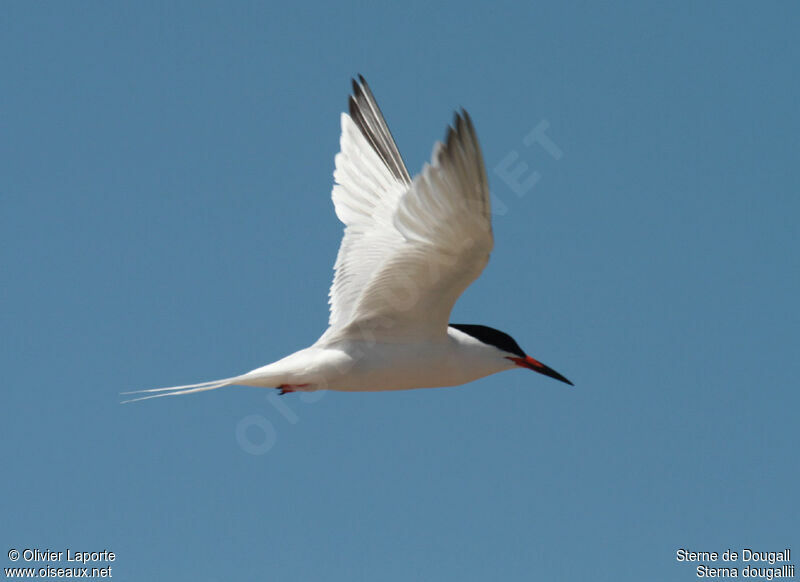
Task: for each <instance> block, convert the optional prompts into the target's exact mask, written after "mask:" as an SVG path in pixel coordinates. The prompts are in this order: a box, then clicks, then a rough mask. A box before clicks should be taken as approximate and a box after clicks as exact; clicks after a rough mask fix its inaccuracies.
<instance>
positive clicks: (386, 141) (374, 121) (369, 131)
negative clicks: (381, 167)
mask: <svg viewBox="0 0 800 582" xmlns="http://www.w3.org/2000/svg"><path fill="white" fill-rule="evenodd" d="M349 110H350V117H352V118H353V121H354V122H355V123H356V125H357V126H358V128H359V130H360V131H361V133H362V134H363V135H364V137H365V138H366V139H367V141H368V142H369V143H370V145H371V146H372V148H373V149H374V150H375V152H376V153H377V154H378V156H379V157H380V158H381V160H383V163H384V164H385V165H386V167H387V168H389V170H390V171H391V173H392V175H393V176H394V177H395V178H396V179H397V180H398V181H400V182H401V183H403V184H411V175H410V174H409V173H408V169H407V168H406V165H405V162H403V157H402V156H401V155H400V151H399V150H398V149H397V144H396V143H395V141H394V137H392V133H391V131H389V126H388V125H387V124H386V119H384V117H383V113H381V110H380V108H379V107H378V103H377V101H375V97H374V96H373V95H372V91H370V88H369V85H367V82H366V81H365V80H364V77H362V76H361V75H359V76H358V81H356V80H355V79H353V94H352V95H351V96H350V101H349Z"/></svg>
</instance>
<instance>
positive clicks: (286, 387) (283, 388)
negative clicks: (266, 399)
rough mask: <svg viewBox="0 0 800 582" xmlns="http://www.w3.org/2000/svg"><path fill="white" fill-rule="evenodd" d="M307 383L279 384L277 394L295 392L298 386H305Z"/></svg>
mask: <svg viewBox="0 0 800 582" xmlns="http://www.w3.org/2000/svg"><path fill="white" fill-rule="evenodd" d="M306 387H308V384H281V385H280V386H278V389H279V390H280V392H278V394H279V395H281V396H283V395H284V394H291V393H292V392H297V389H298V388H306Z"/></svg>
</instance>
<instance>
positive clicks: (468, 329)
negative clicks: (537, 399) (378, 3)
mask: <svg viewBox="0 0 800 582" xmlns="http://www.w3.org/2000/svg"><path fill="white" fill-rule="evenodd" d="M349 109H350V114H349V115H348V114H347V113H342V119H341V121H342V135H341V139H340V146H341V151H340V152H339V154H338V155H337V156H336V169H335V171H334V174H333V176H334V180H335V184H334V186H333V193H332V197H333V204H334V207H335V209H336V215H337V216H338V217H339V220H341V221H342V222H343V223H344V224H345V229H344V237H343V238H342V243H341V246H340V248H339V254H338V256H337V257H336V264H335V266H334V270H335V275H334V279H333V285H332V286H331V289H330V319H329V322H328V329H327V330H326V331H325V333H324V334H322V336H321V337H320V338H319V339H318V340H317V341H316V343H314V344H313V345H312V346H310V347H308V348H305V349H303V350H300V351H298V352H295V353H293V354H291V355H289V356H287V357H285V358H283V359H281V360H278V361H277V362H274V363H272V364H269V365H266V366H262V367H261V368H257V369H255V370H252V371H250V372H247V373H246V374H242V375H240V376H234V377H231V378H225V379H223V380H216V381H213V382H202V383H200V384H189V385H186V386H173V387H170V388H155V389H151V390H139V391H136V392H128V393H126V394H137V393H152V394H150V395H148V396H143V397H140V398H136V399H134V400H144V399H147V398H157V397H160V396H174V395H179V394H191V393H193V392H203V391H206V390H214V389H216V388H221V387H223V386H232V385H244V386H260V387H267V388H277V389H279V390H280V391H281V394H284V393H287V392H295V391H312V390H341V391H346V392H351V391H353V392H354V391H383V390H408V389H411V388H434V387H440V386H454V385H458V384H464V383H466V382H471V381H473V380H477V379H478V378H482V377H484V376H488V375H490V374H495V373H497V372H502V371H504V370H511V369H514V368H517V367H522V368H527V369H530V370H534V371H536V372H539V373H541V374H544V375H546V376H550V377H551V378H555V379H557V380H560V381H562V382H566V383H567V384H570V385H572V382H570V381H569V380H567V379H566V378H565V377H564V376H562V375H561V374H559V373H558V372H556V371H555V370H553V369H551V368H549V367H547V366H545V365H544V364H542V363H541V362H539V361H538V360H536V359H534V358H532V357H530V356H528V355H527V354H525V352H523V351H522V349H521V348H520V347H519V344H517V342H516V341H514V339H513V338H512V337H511V336H509V335H508V334H506V333H503V332H501V331H498V330H496V329H493V328H491V327H487V326H484V325H465V324H455V323H448V320H449V316H450V311H451V310H452V308H453V305H454V303H455V302H456V300H457V299H458V297H459V296H460V295H461V294H462V293H463V292H464V290H465V289H466V288H467V287H468V286H469V284H470V283H472V282H473V281H474V280H475V279H477V278H478V276H479V275H480V274H481V271H483V268H484V267H485V266H486V264H487V262H488V261H489V253H490V252H491V250H492V247H493V244H494V241H493V237H492V224H491V214H490V207H489V186H488V181H487V177H486V169H485V168H484V164H483V156H482V154H481V150H480V146H479V145H478V138H477V137H476V135H475V128H474V127H473V125H472V120H471V119H470V117H469V115H468V114H467V112H466V111H464V110H461V112H460V113H457V114H456V115H455V120H454V123H453V126H452V127H448V130H447V136H446V138H445V141H444V143H436V144H435V146H434V148H433V155H432V157H431V163H430V164H425V165H424V167H423V169H422V172H420V174H419V175H417V176H415V177H414V179H413V180H412V178H411V176H410V175H409V173H408V170H407V169H406V166H405V163H404V162H403V159H402V157H401V156H400V152H399V151H398V150H397V146H396V144H395V142H394V139H393V138H392V134H391V133H390V131H389V128H388V127H387V125H386V121H385V120H384V118H383V115H382V114H381V111H380V109H379V108H378V104H377V103H376V102H375V98H374V97H373V96H372V92H371V91H370V89H369V87H368V86H367V83H366V81H364V78H363V77H361V76H359V79H358V81H355V80H354V81H353V94H352V95H351V97H350V107H349ZM132 401H133V400H128V401H127V402H132Z"/></svg>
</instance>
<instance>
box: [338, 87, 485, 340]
mask: <svg viewBox="0 0 800 582" xmlns="http://www.w3.org/2000/svg"><path fill="white" fill-rule="evenodd" d="M351 116H352V118H351V117H349V116H347V115H343V116H342V151H341V152H340V153H339V155H337V157H336V171H335V173H334V176H335V178H336V182H337V184H336V186H335V187H334V190H333V199H334V204H335V207H336V213H337V215H338V216H339V218H340V219H341V220H342V222H344V223H345V225H346V229H345V235H344V239H343V240H342V246H341V248H340V249H339V256H338V257H337V261H336V267H335V268H336V276H335V278H334V283H333V286H332V288H331V321H330V325H331V329H330V330H329V333H336V334H337V335H339V334H341V335H344V336H352V335H362V336H363V334H365V333H368V334H370V336H371V337H376V338H378V337H379V338H383V339H386V340H398V339H403V340H406V339H423V338H427V339H431V338H441V337H444V336H445V335H446V333H447V322H448V319H449V315H450V311H451V310H452V308H453V305H454V304H455V302H456V300H457V299H458V297H459V296H460V295H461V293H463V291H464V289H466V288H467V286H469V284H470V283H472V281H474V280H475V279H476V278H477V277H478V276H479V275H480V273H481V272H482V271H483V268H484V267H485V266H486V263H487V262H488V260H489V253H490V252H491V250H492V246H493V239H492V227H491V211H490V206H489V188H488V183H487V178H486V170H485V168H484V164H483V156H482V155H481V151H480V146H479V144H478V140H477V137H476V135H475V128H474V127H473V125H472V121H471V120H470V118H469V115H468V114H467V113H466V112H464V111H462V112H461V113H460V114H457V115H456V117H455V122H454V124H453V126H452V127H450V128H448V132H447V137H446V139H445V142H444V144H442V143H437V144H436V146H435V147H434V152H433V156H432V160H431V163H430V164H426V165H425V167H424V168H423V170H422V172H421V173H420V174H419V175H418V176H416V177H415V178H414V180H413V181H410V180H409V179H408V172H407V170H406V169H405V165H404V164H403V162H402V159H401V158H400V155H399V153H398V151H397V147H396V146H395V144H394V140H392V138H391V134H390V133H389V130H388V128H387V127H386V123H385V121H384V120H383V116H382V115H381V114H380V111H379V110H378V107H377V105H376V104H375V100H374V98H373V97H372V95H371V93H370V92H369V89H368V88H366V84H365V83H364V81H363V79H360V83H358V84H356V85H355V94H354V97H353V98H351Z"/></svg>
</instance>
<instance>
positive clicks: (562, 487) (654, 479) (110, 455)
mask: <svg viewBox="0 0 800 582" xmlns="http://www.w3.org/2000/svg"><path fill="white" fill-rule="evenodd" d="M798 15H800V9H798V7H797V5H796V4H794V3H789V2H775V3H768V4H759V5H756V4H748V3H678V4H670V5H665V4H661V3H616V4H605V3H604V4H603V5H600V4H596V3H572V2H566V3H565V2H551V3H538V2H536V3H528V4H526V5H523V4H521V3H507V2H497V3H492V4H491V5H483V4H478V3H475V4H469V3H467V4H465V3H463V2H459V3H455V2H451V3H433V4H431V3H427V2H425V3H422V2H420V3H403V4H402V5H395V6H393V7H385V6H384V7H381V6H377V5H362V4H358V3H353V2H337V3H322V2H319V3H302V2H295V3H290V4H288V5H281V6H278V5H274V4H268V3H221V2H220V3H202V2H191V3H190V2H176V3H169V4H168V5H164V4H162V3H150V2H144V3H132V4H116V3H115V4H101V3H70V4H69V5H67V4H59V3H50V4H31V3H14V4H9V5H6V6H5V7H4V18H3V19H2V21H0V60H1V61H0V62H2V70H3V87H4V88H3V90H2V91H0V135H1V136H2V139H0V148H2V152H0V273H2V275H0V277H2V278H1V279H0V281H2V285H0V327H1V328H2V338H3V349H2V350H0V369H2V370H3V372H4V374H5V378H4V387H3V390H2V411H3V412H2V414H3V420H2V423H0V435H2V442H3V445H4V446H3V447H2V449H3V450H2V453H0V454H2V457H1V459H2V467H3V474H4V478H3V479H2V480H0V499H2V500H3V509H2V515H3V517H2V526H1V527H0V534H2V535H1V536H0V541H2V543H3V549H4V550H3V551H7V550H8V549H10V548H19V549H24V548H34V547H35V548H50V549H54V550H65V549H66V548H72V549H73V550H75V549H77V550H81V551H84V550H85V551H90V550H100V549H104V548H107V549H110V550H112V551H114V552H115V553H116V555H117V559H116V561H115V562H114V564H113V567H114V575H115V577H119V578H121V579H125V580H201V581H202V580H230V579H267V580H282V581H291V580H329V581H334V580H343V581H344V580H347V581H350V580H388V581H393V580H397V581H401V580H402V581H405V580H454V581H455V580H458V581H459V582H462V581H471V580H487V579H505V580H539V579H541V580H645V579H646V580H654V581H660V580H670V581H674V580H692V579H695V573H694V571H693V568H692V566H691V565H686V564H679V563H677V562H676V560H675V551H676V550H677V549H678V548H687V549H691V550H695V551H719V552H722V551H724V550H725V549H727V548H732V549H736V548H743V547H749V548H754V549H764V550H777V549H781V548H785V547H792V549H794V550H795V552H800V543H798V542H800V536H799V535H798V534H799V533H800V530H798V527H797V524H798V522H799V521H800V511H798V501H797V489H796V488H797V481H798V451H797V443H798V441H799V440H800V439H798V437H799V436H800V430H798V422H797V413H798V405H799V404H800V396H799V395H798V381H797V379H798V375H799V374H800V358H798V324H800V318H799V317H798V309H797V299H796V298H797V297H798V296H799V295H800V275H798V273H800V264H799V263H800V261H798V252H797V248H798V246H797V245H798V234H800V233H799V232H798V220H797V217H798V214H799V213H800V202H798V186H799V185H800V163H798V161H799V160H798V151H800V148H799V147H798V146H799V145H800V144H799V143H798V135H800V112H799V110H798V106H797V103H798V97H799V96H800V82H799V81H798V75H797V70H798V68H799V67H800V59H799V58H798V56H799V54H798V53H799V52H800V51H799V50H798V46H797V41H796V24H797V17H798ZM357 73H362V74H364V75H365V76H366V78H367V79H368V81H369V82H370V84H371V86H372V89H373V91H374V92H375V94H376V96H377V98H378V101H379V103H380V104H381V106H382V108H383V110H384V113H385V115H386V117H387V119H388V122H389V125H390V126H391V128H392V130H393V132H394V135H395V137H396V138H397V141H398V144H399V146H400V149H401V151H402V152H403V153H404V156H405V159H406V162H407V163H408V165H409V168H410V169H411V170H412V172H415V171H416V170H418V169H419V167H420V166H421V164H422V163H423V162H424V161H425V160H426V159H427V157H428V156H429V154H430V151H431V147H432V145H433V142H434V141H435V140H437V139H441V137H442V136H443V134H444V129H445V126H446V124H447V123H448V122H449V121H450V119H451V115H452V112H453V110H454V109H456V108H457V107H459V106H463V107H465V108H466V109H467V110H468V111H469V112H470V114H471V115H472V117H473V119H474V121H475V124H476V127H477V130H478V134H479V137H480V139H481V143H482V146H483V149H484V155H485V157H486V160H487V166H488V168H489V179H490V183H491V186H492V189H493V193H494V195H495V211H496V215H495V220H494V229H495V239H496V245H495V252H494V254H493V256H492V259H491V262H490V264H489V266H488V268H487V269H486V271H485V272H484V275H483V276H482V277H481V278H480V279H479V280H478V281H477V282H476V283H475V284H474V285H473V286H472V287H471V288H470V289H468V290H467V292H466V293H465V295H464V297H463V298H462V299H461V300H460V301H459V302H458V304H457V305H456V307H455V310H454V313H453V321H457V322H464V323H483V324H488V325H492V326H494V327H497V328H500V329H503V330H505V331H507V332H509V333H511V334H512V335H513V336H514V337H515V338H516V339H517V340H518V341H519V342H520V344H521V345H522V347H523V348H524V349H525V350H526V351H528V352H529V353H530V354H532V355H533V356H535V357H537V358H539V359H541V360H542V361H544V362H545V363H547V364H549V365H551V366H552V367H554V368H555V369H557V370H558V371H560V372H562V373H563V374H564V375H566V376H567V377H568V378H570V379H571V380H573V381H574V382H575V384H576V387H575V388H574V389H570V388H569V387H566V386H564V385H563V384H560V383H558V382H555V381H552V380H549V379H547V378H544V377H541V376H538V375H534V374H530V373H527V372H525V371H516V372H508V373H504V374H500V375H497V376H494V377H490V378H486V379H483V380H480V381H478V382H475V383H472V384H470V385H467V386H463V387H458V388H450V389H442V390H417V391H409V392H401V393H389V394H339V393H324V394H322V395H319V396H317V397H314V398H308V397H302V396H300V395H291V396H287V397H284V398H283V399H281V400H276V399H275V398H274V397H273V398H270V397H269V396H268V395H269V394H270V391H266V390H258V389H246V388H234V389H228V390H219V391H216V392H212V393H207V394H199V395H194V396H191V397H185V398H174V399H169V398H165V399H160V400H157V401H152V402H145V403H140V404H137V405H126V406H121V405H120V404H119V401H120V397H119V396H118V393H119V392H122V391H125V390H133V389H138V388H149V387H155V386H165V385H172V384H183V383H189V382H196V381H203V380H211V379H215V378H219V377H225V376H229V375H232V374H235V373H238V372H241V371H244V370H248V369H251V368H254V367H256V366H259V365H262V364H264V363H267V362H270V361H272V360H275V359H277V358H279V357H282V356H284V355H286V354H287V353H290V352H292V351H294V350H296V349H298V348H301V347H304V346H305V345H308V344H309V343H311V342H313V341H314V340H315V339H316V338H317V337H318V336H319V334H321V333H322V331H323V330H324V327H325V323H326V321H327V305H326V295H327V291H328V286H329V284H330V280H331V276H332V272H331V267H332V264H333V260H334V258H335V254H336V249H337V247H338V243H339V238H340V235H341V225H340V224H339V223H338V221H337V220H336V218H335V216H334V213H333V208H332V205H331V202H330V188H331V184H332V175H331V173H332V170H333V157H334V155H335V153H336V151H337V147H338V129H339V114H340V112H341V111H342V110H344V108H345V107H346V100H347V96H348V93H349V90H350V86H349V80H350V77H352V76H353V75H355V74H357ZM542 123H544V126H541V125H540V124H542ZM537 126H538V127H545V126H546V135H547V136H548V137H549V139H551V140H552V145H555V146H556V148H557V150H558V151H559V152H560V154H561V155H560V157H559V156H557V155H553V152H554V151H556V150H553V149H552V148H550V149H549V150H548V148H545V147H542V146H541V144H540V143H532V142H531V141H530V140H527V143H526V140H525V137H526V136H527V135H529V134H530V132H531V131H532V130H533V129H534V128H536V127H537ZM520 164H524V165H520ZM504 168H505V169H504ZM509 172H512V173H513V172H517V174H516V178H515V179H514V180H516V181H517V182H522V183H526V184H528V186H527V187H521V186H516V187H515V186H514V185H513V184H514V180H512V179H510V178H509V177H508V174H509ZM534 172H536V173H537V174H536V175H538V181H536V183H535V184H534V185H532V186H531V185H530V182H531V180H532V176H534ZM257 453H260V454H257ZM19 563H23V562H22V561H20V562H19ZM10 564H11V562H10V561H8V560H6V563H4V566H7V565H10ZM739 565H740V566H741V564H739Z"/></svg>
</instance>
